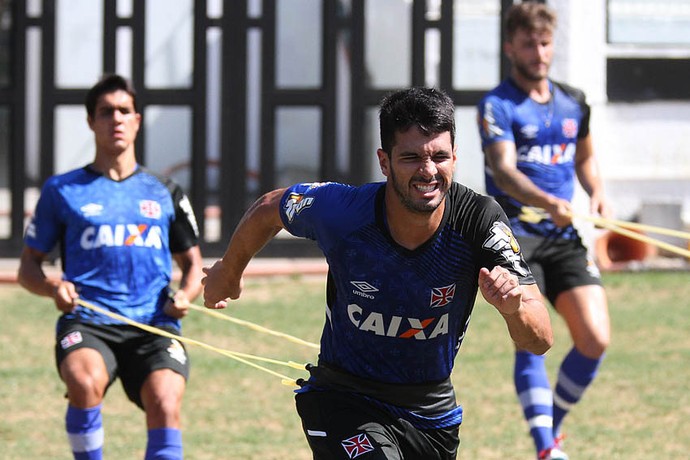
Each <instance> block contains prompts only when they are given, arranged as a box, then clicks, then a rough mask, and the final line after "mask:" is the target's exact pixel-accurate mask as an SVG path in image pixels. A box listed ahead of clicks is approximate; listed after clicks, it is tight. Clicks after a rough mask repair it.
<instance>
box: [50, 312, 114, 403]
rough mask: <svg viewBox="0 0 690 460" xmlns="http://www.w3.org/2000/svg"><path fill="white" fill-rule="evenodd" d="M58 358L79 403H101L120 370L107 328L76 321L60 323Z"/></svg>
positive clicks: (62, 374)
mask: <svg viewBox="0 0 690 460" xmlns="http://www.w3.org/2000/svg"><path fill="white" fill-rule="evenodd" d="M55 361H56V365H57V369H58V373H59V374H60V378H61V379H62V380H63V381H64V382H65V384H66V385H67V395H68V398H69V400H70V403H72V404H73V405H74V406H76V407H82V408H85V407H93V406H95V405H97V404H99V403H100V402H101V400H102V398H103V396H104V395H105V393H106V391H107V389H108V387H109V386H110V384H112V382H113V381H114V380H115V376H116V373H117V362H116V359H115V355H114V353H113V350H112V348H111V343H110V340H109V337H108V332H107V331H106V330H102V329H101V328H99V327H94V326H91V325H87V324H82V323H78V322H74V321H70V322H61V323H59V324H58V330H57V340H56V344H55Z"/></svg>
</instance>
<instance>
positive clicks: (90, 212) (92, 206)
mask: <svg viewBox="0 0 690 460" xmlns="http://www.w3.org/2000/svg"><path fill="white" fill-rule="evenodd" d="M79 210H80V211H81V212H82V214H84V217H93V216H100V215H101V213H102V212H103V205H100V204H97V203H89V204H85V205H84V206H82V207H81V208H79Z"/></svg>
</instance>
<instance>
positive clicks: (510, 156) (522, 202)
mask: <svg viewBox="0 0 690 460" xmlns="http://www.w3.org/2000/svg"><path fill="white" fill-rule="evenodd" d="M555 26H556V16H555V13H554V12H553V11H552V10H551V9H549V8H548V7H547V6H545V5H543V4H538V3H533V2H523V3H520V4H516V5H514V6H513V7H511V9H510V10H509V11H508V13H507V16H506V21H505V37H506V42H505V43H504V51H505V54H506V56H507V57H508V58H509V59H510V61H511V63H512V69H511V73H510V77H509V78H508V79H506V80H505V81H503V82H502V83H501V84H500V85H499V86H498V87H497V88H495V89H494V90H492V91H491V92H489V93H488V94H487V95H486V96H485V97H484V98H483V99H482V101H481V102H480V104H479V117H478V121H479V131H480V135H481V139H482V147H483V149H484V152H485V158H486V165H487V168H486V187H487V192H488V193H489V194H490V195H493V196H494V197H496V200H497V201H498V202H499V203H500V204H501V205H502V206H503V208H504V209H505V211H506V214H507V215H508V217H509V218H510V223H511V226H512V228H513V232H514V234H515V236H516V237H517V238H518V240H519V241H520V245H521V247H522V250H523V253H524V256H525V259H526V260H527V263H528V264H529V266H530V268H531V270H532V273H533V274H534V277H535V278H536V280H537V284H538V285H539V288H540V290H541V292H543V293H544V294H545V295H546V297H547V298H548V299H549V301H550V302H551V303H552V304H553V305H554V307H555V308H556V311H557V312H558V313H559V314H560V315H561V316H562V317H563V319H564V320H565V323H566V325H567V326H568V329H569V331H570V335H571V337H572V340H573V342H574V346H573V348H572V349H571V350H570V352H569V353H568V354H567V356H566V357H565V359H564V360H563V362H562V363H561V365H560V370H559V373H558V380H557V382H556V385H555V389H554V390H553V391H552V390H551V386H550V384H549V380H548V377H547V374H546V370H545V367H544V357H543V356H537V355H534V354H532V353H530V352H529V351H528V350H524V349H522V348H521V347H519V346H518V347H517V352H516V358H515V387H516V391H517V393H518V396H519V400H520V403H521V405H522V408H523V413H524V416H525V418H526V420H527V422H528V424H529V427H530V433H531V435H532V437H533V438H534V443H535V447H536V451H537V456H538V458H540V459H564V458H567V456H566V455H565V454H564V453H563V451H562V449H561V447H560V446H559V444H560V440H561V423H562V422H563V418H564V417H565V415H566V414H567V413H568V411H569V410H570V408H571V406H572V405H573V404H575V403H577V402H578V401H579V400H580V398H581V396H582V394H583V392H584V391H585V389H586V388H587V386H588V385H589V384H590V383H591V382H592V380H593V379H594V377H595V375H596V373H597V369H598V367H599V364H600V362H601V360H602V357H603V355H604V351H605V350H606V347H607V346H608V343H609V338H610V327H609V315H608V307H607V301H606V294H605V291H604V289H603V287H602V286H601V280H600V277H599V272H598V270H597V268H596V266H595V265H594V264H593V263H592V261H591V259H590V258H589V257H588V251H587V249H586V248H585V246H584V245H583V243H582V241H581V239H580V236H579V235H578V232H577V230H576V229H575V228H574V227H573V225H572V206H571V200H572V198H573V192H574V187H575V177H577V179H578V180H579V182H580V184H581V186H582V187H583V189H584V190H585V192H586V193H587V194H588V195H589V197H590V212H592V213H598V214H600V215H601V216H603V217H607V216H609V214H610V211H609V208H608V205H607V203H606V201H605V198H604V194H603V187H602V180H601V177H600V175H599V170H598V166H597V162H596V159H595V157H594V153H593V149H592V136H591V134H590V131H589V116H590V109H589V106H588V105H587V104H586V102H585V97H584V94H583V93H582V92H581V91H579V90H577V89H575V88H572V87H570V86H566V85H564V84H561V83H557V82H555V81H553V80H551V79H549V77H548V71H549V66H550V64H551V59H552V56H553V32H554V28H555ZM523 206H530V207H536V208H542V209H543V210H544V211H546V213H547V215H546V216H545V218H544V219H543V220H541V221H539V222H537V223H533V222H525V221H522V220H521V214H522V207H523Z"/></svg>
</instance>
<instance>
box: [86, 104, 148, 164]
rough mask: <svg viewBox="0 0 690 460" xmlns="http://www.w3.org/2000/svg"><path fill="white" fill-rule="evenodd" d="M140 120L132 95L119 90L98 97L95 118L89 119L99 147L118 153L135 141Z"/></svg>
mask: <svg viewBox="0 0 690 460" xmlns="http://www.w3.org/2000/svg"><path fill="white" fill-rule="evenodd" d="M140 120H141V116H140V115H139V114H138V113H137V112H136V111H135V109H134V101H133V100H132V96H130V95H129V94H128V93H127V92H126V91H122V90H117V91H114V92H112V93H106V94H103V95H102V96H101V97H100V98H98V102H97V103H96V108H95V110H94V115H93V118H91V117H89V120H88V121H89V127H90V128H91V130H92V131H93V132H94V135H95V137H96V145H97V146H98V148H99V149H101V150H104V151H109V152H112V153H114V154H117V153H120V152H122V151H124V150H126V149H127V148H128V147H130V146H131V145H132V144H133V143H134V140H135V139H136V136H137V132H138V131H139V123H140Z"/></svg>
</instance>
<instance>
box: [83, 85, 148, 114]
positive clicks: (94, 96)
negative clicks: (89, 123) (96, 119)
mask: <svg viewBox="0 0 690 460" xmlns="http://www.w3.org/2000/svg"><path fill="white" fill-rule="evenodd" d="M119 90H122V91H124V92H126V93H127V94H129V95H130V96H132V102H133V103H134V111H135V112H138V110H137V92H136V91H135V90H134V86H132V83H131V82H130V81H129V80H127V79H126V78H124V77H121V76H120V75H105V76H103V77H102V78H101V79H100V80H99V81H98V83H96V84H95V85H93V86H92V87H91V89H90V90H89V92H88V93H86V101H85V102H84V105H85V106H86V113H87V114H88V115H89V117H91V118H93V116H94V115H95V111H96V104H97V103H98V98H99V97H101V96H102V95H104V94H108V93H113V92H115V91H119Z"/></svg>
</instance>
